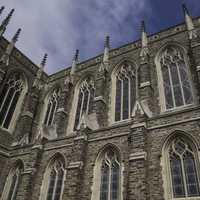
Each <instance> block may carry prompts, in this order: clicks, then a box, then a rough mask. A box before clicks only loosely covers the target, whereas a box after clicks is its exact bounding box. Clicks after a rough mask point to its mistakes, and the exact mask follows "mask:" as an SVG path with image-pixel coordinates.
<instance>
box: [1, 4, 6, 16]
mask: <svg viewBox="0 0 200 200" xmlns="http://www.w3.org/2000/svg"><path fill="white" fill-rule="evenodd" d="M4 8H5V7H4V6H1V8H0V15H1V14H2V12H3V10H4Z"/></svg>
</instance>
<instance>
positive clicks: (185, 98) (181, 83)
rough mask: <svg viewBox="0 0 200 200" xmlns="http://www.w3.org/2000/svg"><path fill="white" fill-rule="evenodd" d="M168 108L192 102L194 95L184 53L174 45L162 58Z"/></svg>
mask: <svg viewBox="0 0 200 200" xmlns="http://www.w3.org/2000/svg"><path fill="white" fill-rule="evenodd" d="M160 63H161V71H162V78H163V86H164V95H165V107H166V109H172V108H177V107H181V106H184V105H188V104H192V102H193V96H192V90H191V85H190V81H189V74H188V69H187V66H186V62H185V58H184V55H183V53H182V52H181V51H180V50H179V49H178V48H175V47H173V46H170V47H168V48H166V49H165V50H164V52H163V53H162V54H161V58H160Z"/></svg>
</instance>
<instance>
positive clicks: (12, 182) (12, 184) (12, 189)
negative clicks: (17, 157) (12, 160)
mask: <svg viewBox="0 0 200 200" xmlns="http://www.w3.org/2000/svg"><path fill="white" fill-rule="evenodd" d="M21 173H22V166H21V165H20V164H18V165H16V167H14V168H13V169H12V170H11V171H10V173H9V175H8V177H7V180H6V184H5V187H4V191H3V194H2V199H5V200H15V199H16V197H17V191H18V186H19V182H20V179H21Z"/></svg>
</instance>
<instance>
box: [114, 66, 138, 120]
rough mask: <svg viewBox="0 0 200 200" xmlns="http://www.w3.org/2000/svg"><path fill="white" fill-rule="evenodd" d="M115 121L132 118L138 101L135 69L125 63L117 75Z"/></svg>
mask: <svg viewBox="0 0 200 200" xmlns="http://www.w3.org/2000/svg"><path fill="white" fill-rule="evenodd" d="M115 80H116V95H115V121H122V120H126V119H129V118H131V112H132V109H133V106H134V103H135V100H136V76H135V69H134V68H133V66H132V65H131V64H129V63H128V62H125V63H124V64H123V65H122V66H121V67H120V69H119V70H118V72H117V73H116V79H115Z"/></svg>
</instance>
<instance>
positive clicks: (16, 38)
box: [12, 28, 22, 44]
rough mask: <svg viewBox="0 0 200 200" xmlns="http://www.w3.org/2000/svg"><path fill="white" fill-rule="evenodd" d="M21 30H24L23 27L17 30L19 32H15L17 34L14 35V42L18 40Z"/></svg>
mask: <svg viewBox="0 0 200 200" xmlns="http://www.w3.org/2000/svg"><path fill="white" fill-rule="evenodd" d="M21 31H22V29H21V28H19V29H18V30H17V32H16V33H15V35H14V36H13V38H12V42H13V43H14V44H15V43H16V42H17V41H18V39H19V35H20V33H21Z"/></svg>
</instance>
